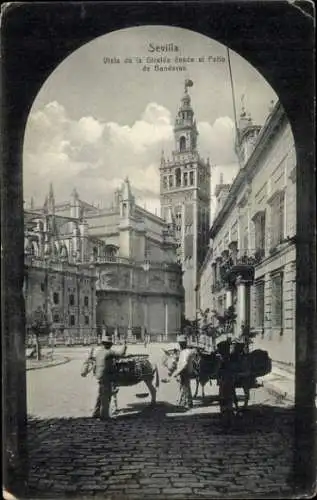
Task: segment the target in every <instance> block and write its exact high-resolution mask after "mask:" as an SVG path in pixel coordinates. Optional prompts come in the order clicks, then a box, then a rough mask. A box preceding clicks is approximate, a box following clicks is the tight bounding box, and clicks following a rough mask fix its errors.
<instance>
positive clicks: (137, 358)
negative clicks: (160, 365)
mask: <svg viewBox="0 0 317 500" xmlns="http://www.w3.org/2000/svg"><path fill="white" fill-rule="evenodd" d="M152 373H153V370H152V366H151V363H150V362H149V355H148V354H131V355H129V356H125V357H123V358H120V359H115V360H114V362H113V371H112V374H111V378H112V379H113V382H114V383H115V384H117V385H121V386H125V385H126V386H128V385H133V384H137V383H139V382H140V381H141V380H142V379H143V377H146V376H147V375H148V376H150V375H151V374H152Z"/></svg>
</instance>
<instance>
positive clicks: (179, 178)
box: [175, 168, 182, 187]
mask: <svg viewBox="0 0 317 500" xmlns="http://www.w3.org/2000/svg"><path fill="white" fill-rule="evenodd" d="M181 182H182V171H181V169H180V168H177V169H176V170H175V185H176V187H179V186H180V185H181Z"/></svg>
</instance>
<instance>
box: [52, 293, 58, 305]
mask: <svg viewBox="0 0 317 500" xmlns="http://www.w3.org/2000/svg"><path fill="white" fill-rule="evenodd" d="M53 302H54V304H59V293H57V292H54V293H53Z"/></svg>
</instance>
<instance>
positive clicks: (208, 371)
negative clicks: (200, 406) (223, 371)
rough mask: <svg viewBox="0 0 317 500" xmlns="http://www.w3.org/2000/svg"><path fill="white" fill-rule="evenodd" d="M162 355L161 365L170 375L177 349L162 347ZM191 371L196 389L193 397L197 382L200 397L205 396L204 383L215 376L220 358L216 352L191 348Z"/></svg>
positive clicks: (175, 365)
mask: <svg viewBox="0 0 317 500" xmlns="http://www.w3.org/2000/svg"><path fill="white" fill-rule="evenodd" d="M163 352H164V357H163V360H162V364H163V366H165V367H166V368H167V370H168V375H169V376H170V375H171V374H172V373H173V372H174V371H175V370H176V367H177V363H178V358H179V351H178V350H177V349H172V350H169V351H166V350H165V349H163ZM192 360H193V372H192V377H191V378H192V379H194V380H195V381H196V389H195V393H194V396H193V397H194V398H197V395H198V389H199V384H200V385H201V392H202V397H203V398H205V385H206V384H207V382H208V381H209V382H210V383H212V379H216V378H217V373H218V371H219V368H220V363H221V358H220V356H219V355H218V354H217V353H214V352H212V353H210V354H208V353H204V352H202V351H201V350H200V349H199V348H193V358H192Z"/></svg>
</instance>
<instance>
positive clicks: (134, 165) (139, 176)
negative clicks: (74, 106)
mask: <svg viewBox="0 0 317 500" xmlns="http://www.w3.org/2000/svg"><path fill="white" fill-rule="evenodd" d="M198 130H199V150H200V152H201V154H202V156H203V157H206V156H209V157H210V160H211V164H213V165H214V164H222V165H224V164H232V163H233V162H234V161H235V157H234V152H233V141H234V126H233V122H232V120H231V119H230V118H228V117H219V118H218V119H217V120H216V121H215V122H214V123H212V124H211V123H208V122H200V123H198ZM173 147H174V137H173V117H172V115H171V113H170V111H169V110H168V109H166V108H165V107H163V106H161V105H160V104H158V103H156V102H150V103H148V104H147V106H146V107H145V109H144V110H143V112H142V113H140V117H139V118H138V119H137V120H135V122H134V123H132V124H124V123H123V124H122V123H116V122H113V121H111V122H106V121H104V122H103V121H101V120H97V119H96V118H95V117H93V116H83V117H81V118H80V119H78V120H74V119H72V118H71V117H70V116H69V114H68V112H67V110H66V109H65V107H64V106H62V105H61V104H59V103H58V102H56V101H53V102H50V103H48V104H46V105H45V106H43V107H42V108H41V109H40V110H38V111H36V112H31V114H30V116H29V120H28V123H27V128H26V133H25V142H24V158H23V160H24V198H25V199H26V200H29V199H30V197H31V196H33V197H34V199H35V202H36V204H42V203H43V201H44V198H45V195H46V193H47V191H48V185H49V183H50V182H52V183H53V185H54V191H55V196H56V200H57V201H64V200H66V199H69V197H70V193H71V191H72V189H73V187H74V186H75V187H76V188H77V190H78V192H79V194H80V197H81V198H82V199H85V200H87V201H89V202H92V201H93V200H103V205H104V206H106V205H110V203H111V201H112V193H113V191H114V189H116V188H117V187H118V186H119V185H120V184H121V182H122V181H123V179H124V178H125V177H126V176H128V177H129V179H130V181H131V184H132V187H133V192H134V194H135V196H136V198H137V199H138V200H140V203H141V204H142V205H144V202H146V205H147V208H148V209H151V210H152V211H154V210H155V208H156V209H157V210H158V195H159V163H160V157H161V150H162V148H164V150H165V151H167V152H171V151H172V149H173ZM152 207H153V208H152ZM158 213H159V212H158Z"/></svg>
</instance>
